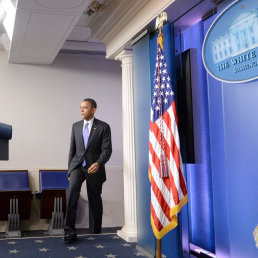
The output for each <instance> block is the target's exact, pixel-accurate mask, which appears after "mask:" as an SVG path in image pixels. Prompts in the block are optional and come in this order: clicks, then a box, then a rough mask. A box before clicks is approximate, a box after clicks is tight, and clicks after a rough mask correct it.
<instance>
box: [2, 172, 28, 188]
mask: <svg viewBox="0 0 258 258" xmlns="http://www.w3.org/2000/svg"><path fill="white" fill-rule="evenodd" d="M0 191H30V187H29V177H28V170H19V171H18V170H17V171H8V170H5V171H4V170H0Z"/></svg>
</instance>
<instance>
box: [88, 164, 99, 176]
mask: <svg viewBox="0 0 258 258" xmlns="http://www.w3.org/2000/svg"><path fill="white" fill-rule="evenodd" d="M98 170H99V163H98V162H95V163H93V164H92V165H91V166H90V167H89V169H88V173H89V174H93V173H96V172H98Z"/></svg>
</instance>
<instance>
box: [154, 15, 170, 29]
mask: <svg viewBox="0 0 258 258" xmlns="http://www.w3.org/2000/svg"><path fill="white" fill-rule="evenodd" d="M167 21H168V15H167V13H166V12H162V13H160V14H159V15H158V17H157V18H156V24H155V30H157V29H161V28H162V27H163V25H164V24H165V23H166V22H167Z"/></svg>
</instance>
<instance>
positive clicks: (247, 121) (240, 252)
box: [222, 80, 258, 258]
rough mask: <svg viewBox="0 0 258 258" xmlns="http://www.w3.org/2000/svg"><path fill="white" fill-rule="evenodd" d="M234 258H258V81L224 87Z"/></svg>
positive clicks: (232, 253) (231, 237)
mask: <svg viewBox="0 0 258 258" xmlns="http://www.w3.org/2000/svg"><path fill="white" fill-rule="evenodd" d="M222 87H223V102H224V121H225V123H224V130H225V152H226V168H227V184H228V200H229V207H228V211H229V226H230V227H229V235H230V251H231V257H249V258H255V257H258V249H257V248H256V246H255V243H254V238H253V234H252V232H253V231H254V228H255V227H256V225H257V224H258V187H257V183H258V173H257V170H258V169H257V168H258V159H257V153H258V133H257V132H258V119H257V117H256V115H255V114H256V112H257V110H258V102H257V98H258V81H257V80H256V81H253V82H249V83H242V84H237V85H232V84H226V83H225V84H223V85H222Z"/></svg>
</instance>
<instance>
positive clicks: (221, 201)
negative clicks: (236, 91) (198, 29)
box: [204, 16, 230, 257]
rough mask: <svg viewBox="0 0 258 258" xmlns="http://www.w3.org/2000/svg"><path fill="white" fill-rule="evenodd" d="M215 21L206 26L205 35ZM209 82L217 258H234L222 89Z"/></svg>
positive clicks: (216, 84)
mask: <svg viewBox="0 0 258 258" xmlns="http://www.w3.org/2000/svg"><path fill="white" fill-rule="evenodd" d="M215 17H216V16H213V17H211V18H209V19H208V20H206V21H205V22H204V32H205V33H206V32H207V31H208V28H209V26H210V25H211V23H212V21H213V20H214V19H215ZM207 78H208V80H207V82H208V100H209V117H210V145H211V169H212V186H213V212H214V233H215V247H216V255H217V257H230V250H229V227H228V223H229V221H228V192H227V176H226V160H225V148H224V137H225V136H224V125H223V123H224V122H223V104H222V88H221V82H220V81H217V80H216V79H214V78H213V77H211V76H209V75H207Z"/></svg>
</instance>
